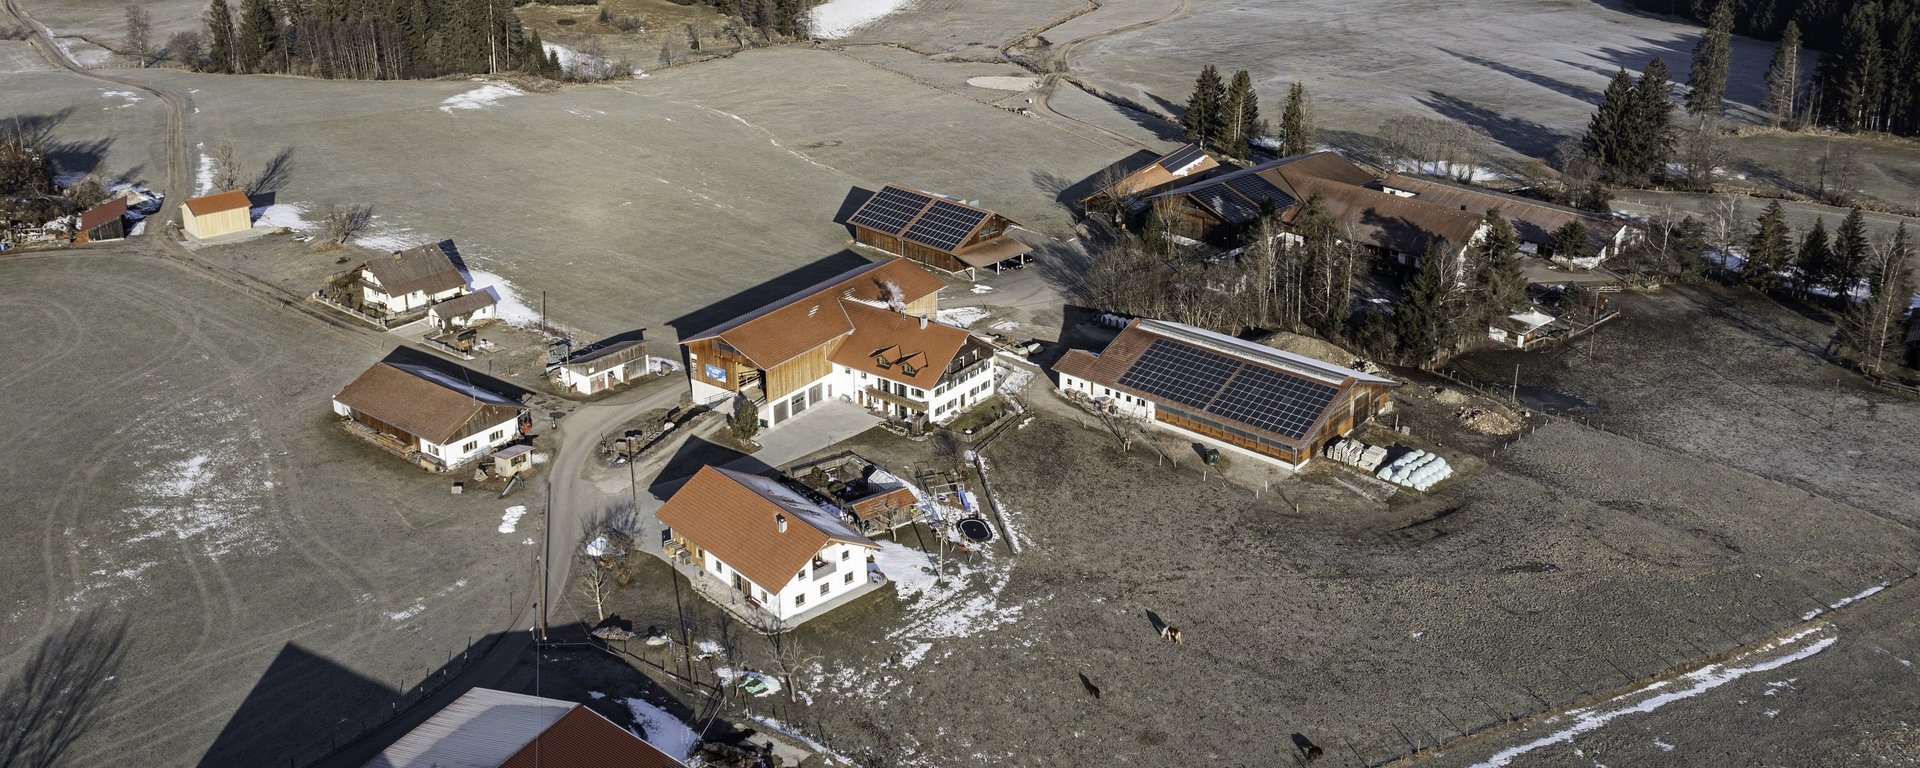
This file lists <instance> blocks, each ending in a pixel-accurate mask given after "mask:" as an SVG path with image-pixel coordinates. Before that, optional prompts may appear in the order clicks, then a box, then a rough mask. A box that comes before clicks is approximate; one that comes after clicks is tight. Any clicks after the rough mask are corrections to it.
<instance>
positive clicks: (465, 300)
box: [429, 288, 499, 317]
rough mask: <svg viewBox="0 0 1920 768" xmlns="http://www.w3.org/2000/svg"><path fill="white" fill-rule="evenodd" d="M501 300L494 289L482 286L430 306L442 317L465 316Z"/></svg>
mask: <svg viewBox="0 0 1920 768" xmlns="http://www.w3.org/2000/svg"><path fill="white" fill-rule="evenodd" d="M498 303H499V302H498V301H496V300H495V299H494V298H493V291H492V289H489V288H482V289H480V290H477V291H474V292H472V293H463V294H460V295H459V296H455V297H453V298H451V299H447V300H446V301H443V302H440V303H438V304H435V305H433V306H432V307H429V309H432V310H433V313H434V314H435V315H438V316H440V317H464V316H466V315H471V314H473V313H474V312H476V311H479V310H482V309H486V308H487V307H491V306H493V305H495V304H498Z"/></svg>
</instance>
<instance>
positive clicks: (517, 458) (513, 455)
mask: <svg viewBox="0 0 1920 768" xmlns="http://www.w3.org/2000/svg"><path fill="white" fill-rule="evenodd" d="M531 468H533V446H531V445H509V446H507V447H505V448H502V449H500V450H497V451H494V452H493V474H494V476H495V477H513V476H514V475H518V474H520V473H521V472H525V471H527V470H528V469H531Z"/></svg>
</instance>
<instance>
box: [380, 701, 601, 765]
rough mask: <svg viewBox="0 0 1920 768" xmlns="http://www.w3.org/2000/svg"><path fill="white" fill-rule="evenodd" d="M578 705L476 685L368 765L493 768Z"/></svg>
mask: <svg viewBox="0 0 1920 768" xmlns="http://www.w3.org/2000/svg"><path fill="white" fill-rule="evenodd" d="M576 706H579V705H577V704H574V703H573V702H569V701H556V700H554V699H543V698H541V697H539V696H527V695H525V694H519V693H507V692H506V691H496V690H492V689H488V688H475V689H473V690H471V691H467V692H466V693H465V694H462V695H461V696H460V698H458V699H455V700H454V702H453V703H452V704H448V705H447V707H446V709H442V710H440V711H439V712H437V713H434V715H433V717H431V718H428V719H427V721H426V722H424V723H421V724H420V726H419V727H417V728H414V729H413V730H412V731H411V732H409V733H408V734H407V735H406V736H403V737H401V738H400V740H399V741H397V742H394V744H393V746H391V747H387V748H386V749H385V750H384V751H382V752H381V753H380V754H379V755H378V756H376V757H374V758H373V760H371V761H369V762H368V763H367V768H495V767H496V766H498V765H500V764H501V763H505V762H506V761H507V760H509V759H511V758H512V757H513V756H514V755H515V754H516V753H518V752H519V751H520V748H521V747H525V746H526V745H527V744H528V743H530V742H532V741H533V740H534V739H535V738H538V737H539V736H540V734H542V733H544V732H546V730H547V729H548V728H551V727H553V724H554V723H557V722H559V721H560V718H562V717H566V715H567V713H568V712H571V711H573V708H574V707H576Z"/></svg>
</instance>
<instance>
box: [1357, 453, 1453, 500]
mask: <svg viewBox="0 0 1920 768" xmlns="http://www.w3.org/2000/svg"><path fill="white" fill-rule="evenodd" d="M1451 476H1453V467H1451V466H1448V465H1447V460H1446V459H1443V458H1440V455H1439V454H1436V453H1427V452H1426V451H1422V450H1418V449H1416V450H1414V451H1412V452H1410V453H1407V454H1404V455H1402V456H1401V457H1400V458H1397V459H1394V460H1393V463H1391V464H1388V465H1386V466H1384V467H1381V468H1380V471H1379V472H1377V473H1375V474H1374V477H1378V478H1380V479H1382V480H1385V481H1387V482H1389V483H1393V484H1394V485H1400V486H1405V487H1408V488H1412V489H1414V490H1416V491H1424V490H1426V489H1428V488H1432V487H1433V486H1434V484H1435V483H1438V482H1440V481H1442V480H1445V479H1447V478H1448V477H1451Z"/></svg>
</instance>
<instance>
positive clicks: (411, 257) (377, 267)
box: [360, 243, 467, 314]
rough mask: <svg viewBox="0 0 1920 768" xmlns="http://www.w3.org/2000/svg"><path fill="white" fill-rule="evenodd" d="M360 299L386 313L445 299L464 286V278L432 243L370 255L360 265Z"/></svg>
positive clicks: (414, 307)
mask: <svg viewBox="0 0 1920 768" xmlns="http://www.w3.org/2000/svg"><path fill="white" fill-rule="evenodd" d="M360 290H361V299H362V300H363V301H365V302H366V304H367V305H369V306H371V307H377V308H379V309H382V310H384V311H385V312H386V313H388V314H400V313H403V312H411V311H413V310H416V309H419V308H421V307H425V306H427V305H429V304H433V303H435V302H440V301H446V300H448V299H451V298H453V297H455V296H459V295H460V294H461V293H464V292H465V291H466V290H467V278H466V276H465V275H462V274H460V270H459V268H457V267H455V266H454V265H453V259H451V258H448V257H447V253H446V251H443V250H440V246H438V245H435V244H433V243H427V244H426V245H421V246H416V247H413V248H408V249H407V250H404V251H399V252H396V253H394V254H393V255H391V256H386V257H383V258H378V259H373V260H371V261H368V262H367V263H366V264H365V265H363V266H362V267H361V268H360Z"/></svg>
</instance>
